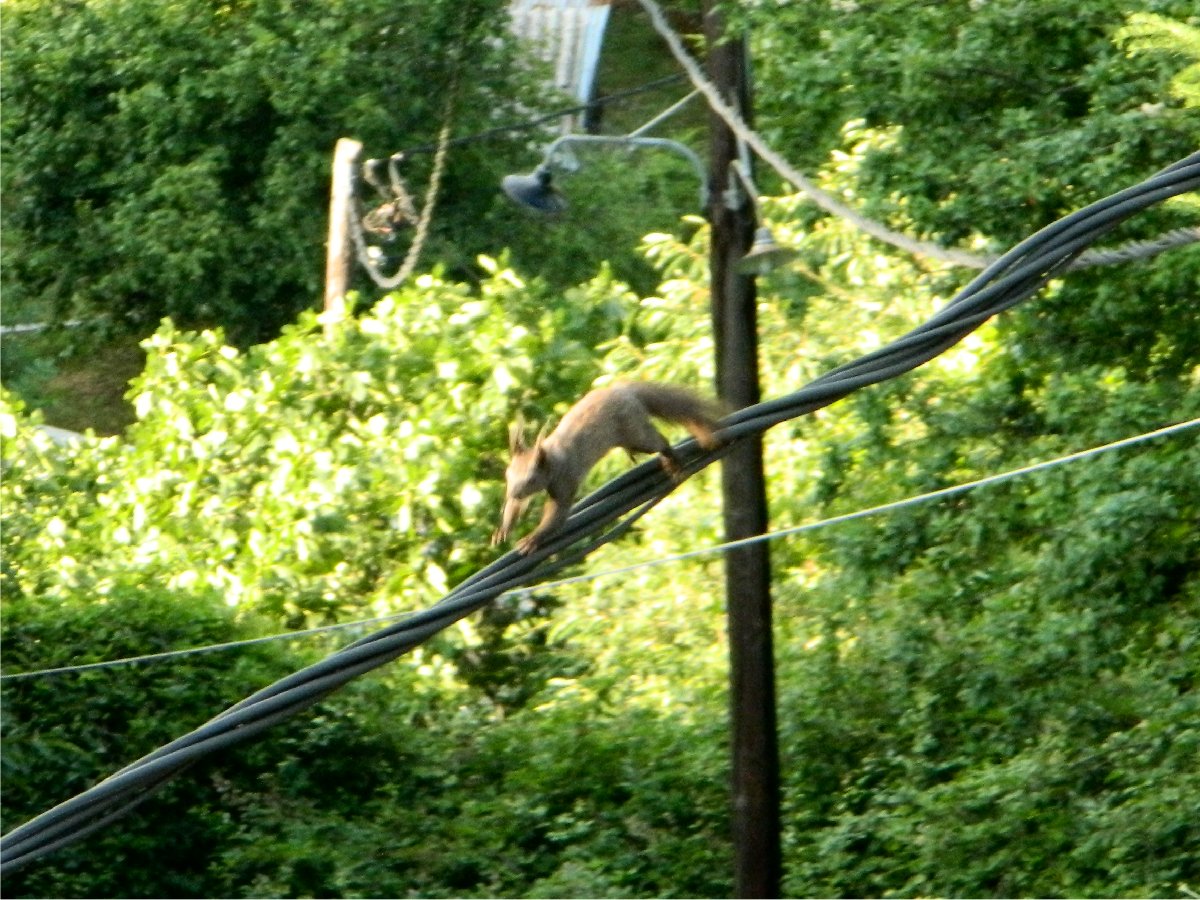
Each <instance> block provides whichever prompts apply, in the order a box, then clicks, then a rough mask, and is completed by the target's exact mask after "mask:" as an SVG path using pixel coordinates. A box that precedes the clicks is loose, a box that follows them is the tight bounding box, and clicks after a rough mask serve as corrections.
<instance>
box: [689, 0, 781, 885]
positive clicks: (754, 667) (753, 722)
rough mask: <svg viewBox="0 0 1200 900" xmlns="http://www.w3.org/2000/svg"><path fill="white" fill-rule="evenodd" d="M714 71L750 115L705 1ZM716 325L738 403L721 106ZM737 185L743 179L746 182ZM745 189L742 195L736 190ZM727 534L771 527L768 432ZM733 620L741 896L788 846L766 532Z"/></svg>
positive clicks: (750, 359)
mask: <svg viewBox="0 0 1200 900" xmlns="http://www.w3.org/2000/svg"><path fill="white" fill-rule="evenodd" d="M704 27H705V36H706V38H707V40H708V47H709V52H708V73H709V77H710V78H711V79H712V81H713V83H714V84H715V85H716V86H717V87H718V89H720V90H721V92H722V94H723V95H724V97H725V98H726V99H727V100H728V101H730V102H731V103H732V105H733V106H734V107H735V108H737V109H739V110H740V111H741V114H742V116H743V117H745V118H746V119H747V121H749V120H750V113H751V101H750V90H749V84H748V78H747V51H746V45H745V41H743V40H724V34H723V31H724V23H723V22H722V20H721V18H720V16H719V15H718V14H717V13H716V12H715V11H714V9H713V4H712V3H706V15H705V21H704ZM709 129H710V166H711V168H710V175H709V179H710V181H709V183H710V186H711V195H712V200H711V209H710V220H711V223H712V248H711V251H710V259H709V264H710V270H711V282H712V318H713V335H714V343H715V345H716V370H717V392H718V394H719V395H720V397H721V398H722V399H723V400H724V401H725V402H727V403H729V404H730V405H731V406H733V407H736V408H741V407H744V406H749V405H751V404H753V403H757V402H758V401H759V399H760V389H759V382H758V317H757V309H756V301H757V297H756V293H755V284H754V278H753V276H746V275H740V274H738V272H737V271H736V266H737V263H738V262H739V261H740V260H741V258H742V257H743V256H744V255H745V253H746V251H747V250H748V249H749V248H750V245H751V242H752V240H753V236H754V228H755V222H754V212H753V207H752V205H751V202H750V201H749V200H748V199H746V198H744V197H743V198H742V201H741V202H740V203H739V204H738V205H737V208H735V209H730V208H728V206H727V205H726V203H725V189H726V187H727V185H728V184H729V168H730V165H731V163H733V161H734V160H735V159H737V157H738V146H737V140H736V137H735V136H734V134H733V132H732V131H730V130H729V128H728V126H727V125H726V124H725V123H724V121H723V120H722V119H721V118H720V117H719V116H717V115H716V114H715V113H711V114H710V117H709ZM739 190H740V184H739ZM738 196H741V194H740V193H739V195H738ZM721 489H722V499H723V503H724V519H725V539H726V540H728V541H734V540H739V539H742V538H747V537H752V536H754V535H759V534H763V533H764V532H766V530H767V493H766V482H765V478H764V474H763V451H762V440H761V439H759V438H755V439H753V440H746V441H744V442H742V443H741V444H740V445H738V446H737V447H735V448H734V449H733V450H732V451H731V452H730V453H729V454H728V455H726V456H725V458H724V460H723V461H722V466H721ZM725 598H726V600H725V602H726V604H727V607H728V610H727V615H728V620H729V656H730V716H731V731H732V748H731V751H732V756H733V785H732V793H733V843H734V892H735V896H738V897H779V896H781V894H780V891H781V882H782V870H783V863H782V851H781V847H780V822H779V800H780V788H779V749H778V742H777V736H776V719H775V661H774V650H773V647H774V644H773V641H772V635H771V569H770V558H769V554H768V549H767V544H766V543H765V542H760V543H755V544H751V545H749V546H745V547H739V548H737V549H735V550H732V551H729V552H727V553H726V555H725Z"/></svg>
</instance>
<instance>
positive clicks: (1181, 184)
mask: <svg viewBox="0 0 1200 900" xmlns="http://www.w3.org/2000/svg"><path fill="white" fill-rule="evenodd" d="M1197 189H1200V153H1196V154H1192V155H1191V156H1189V157H1187V158H1186V159H1184V160H1180V161H1179V162H1178V163H1175V164H1174V165H1172V166H1171V167H1169V168H1168V169H1166V170H1164V171H1163V172H1160V173H1158V174H1157V175H1155V176H1153V177H1151V178H1149V179H1147V180H1146V181H1145V182H1142V183H1141V184H1139V185H1135V186H1133V187H1131V188H1127V189H1126V190H1123V191H1120V192H1118V193H1116V194H1113V195H1112V196H1111V197H1106V198H1104V199H1103V200H1100V201H1097V202H1096V203H1093V204H1091V205H1090V206H1088V207H1085V208H1084V209H1082V210H1079V211H1077V212H1075V213H1072V214H1071V215H1069V216H1066V217H1064V218H1063V219H1061V220H1059V221H1058V222H1055V223H1053V224H1052V225H1050V226H1047V228H1044V229H1042V230H1041V231H1039V232H1038V233H1037V234H1035V235H1033V236H1032V237H1030V238H1028V239H1026V240H1025V241H1022V242H1021V243H1020V244H1018V245H1017V246H1016V247H1014V248H1013V249H1012V250H1010V251H1009V252H1008V253H1006V254H1005V255H1004V256H1002V257H1001V258H1000V259H998V260H996V261H995V262H994V263H992V264H991V265H990V266H988V267H987V268H986V269H985V270H984V271H983V272H981V273H980V274H979V276H977V277H976V278H975V279H973V280H972V281H971V283H970V284H969V285H967V287H966V288H964V289H963V290H962V291H960V292H959V294H958V295H956V296H955V298H954V299H952V300H951V301H950V302H949V303H948V304H947V305H946V306H945V307H943V309H942V310H941V311H940V312H938V313H937V314H935V315H934V316H933V317H932V318H931V319H930V320H928V321H927V322H925V323H923V324H922V325H920V326H918V327H917V328H915V329H913V330H912V331H910V332H909V333H908V334H906V335H904V336H902V337H901V338H899V339H897V340H896V341H893V342H892V343H890V344H888V345H887V346H885V347H882V348H880V349H879V350H876V351H874V352H873V353H869V354H867V355H865V356H863V357H860V358H858V359H856V360H853V361H851V362H849V363H847V364H845V365H842V366H838V367H837V368H835V369H833V370H831V371H830V372H828V373H826V374H825V375H823V376H821V377H820V378H817V379H816V380H815V381H813V382H811V383H810V384H809V385H807V386H805V387H803V388H800V389H799V390H797V391H795V392H794V393H792V394H789V395H787V396H784V397H780V398H777V399H775V400H769V401H766V402H763V403H760V404H756V405H755V406H752V407H748V408H746V409H743V410H739V411H737V412H735V413H733V414H731V415H730V416H727V417H726V418H725V419H724V420H723V421H722V432H721V435H722V436H723V437H724V438H726V439H727V440H728V441H729V443H726V444H725V445H724V446H722V447H719V448H717V449H714V450H701V449H700V448H699V446H698V445H697V444H696V442H695V441H694V440H690V439H689V440H687V441H683V442H681V443H680V444H678V445H677V446H676V447H675V451H676V453H677V454H678V455H679V457H680V459H681V461H682V464H683V465H684V466H685V467H686V471H688V472H694V471H698V470H699V469H702V468H704V467H705V466H707V465H710V464H711V463H712V462H714V461H716V460H717V459H720V458H721V457H722V456H723V455H724V454H725V453H727V452H728V451H729V448H730V446H731V445H732V442H736V441H739V440H742V439H745V438H747V437H749V436H751V435H758V434H761V433H762V432H763V431H765V430H767V429H768V428H771V427H772V426H774V425H777V424H779V423H781V422H784V421H787V420H789V419H794V418H796V417H798V416H800V415H804V414H806V413H809V412H812V411H814V410H816V409H820V408H822V407H824V406H828V405H829V404H830V403H833V402H835V401H836V400H839V399H841V398H842V397H845V396H846V395H847V394H850V393H852V392H853V391H856V390H858V389H860V388H862V387H865V386H868V385H871V384H875V383H878V382H881V381H884V380H887V379H889V378H893V377H896V376H897V375H901V374H904V373H905V372H908V371H911V370H912V369H914V368H916V367H917V366H919V365H921V364H922V363H924V362H926V361H928V360H929V359H932V358H933V357H935V356H937V355H938V354H939V353H941V352H944V350H945V349H947V348H949V347H951V346H953V345H954V344H955V343H957V342H958V341H960V340H961V339H962V338H963V337H965V336H966V335H967V334H969V333H970V332H971V331H973V330H974V329H976V328H978V327H979V326H980V325H981V324H983V323H984V322H986V321H987V320H988V319H990V318H991V317H992V316H994V315H996V314H997V313H998V312H1002V311H1003V310H1006V309H1008V308H1010V307H1012V306H1014V305H1015V304H1017V303H1019V302H1021V301H1022V300H1024V299H1025V298H1027V297H1028V296H1030V295H1031V294H1032V293H1034V292H1035V291H1036V290H1037V289H1038V288H1040V287H1041V286H1042V285H1043V284H1045V283H1046V282H1047V281H1048V280H1049V279H1050V278H1052V277H1054V275H1055V274H1056V273H1058V272H1060V271H1061V270H1062V269H1063V268H1064V267H1065V266H1067V265H1068V264H1069V263H1070V262H1071V260H1073V259H1074V258H1075V257H1076V256H1077V255H1078V254H1079V253H1080V252H1081V250H1082V249H1083V248H1084V247H1086V246H1088V245H1089V244H1090V243H1092V242H1094V241H1095V240H1096V239H1097V238H1098V237H1100V236H1101V235H1102V234H1104V233H1105V232H1107V231H1109V230H1110V229H1111V228H1113V227H1114V226H1115V225H1117V224H1118V223H1119V222H1121V221H1123V220H1125V219H1127V218H1128V217H1130V216H1132V215H1134V214H1135V213H1137V212H1140V211H1141V210H1143V209H1145V208H1147V207H1149V206H1152V205H1154V204H1156V203H1159V202H1161V201H1162V200H1163V199H1165V198H1167V197H1170V196H1175V195H1177V194H1182V193H1185V192H1187V191H1193V190H1197ZM674 487H675V483H674V482H673V481H672V479H671V478H670V477H669V476H668V475H667V474H666V473H665V472H664V471H663V469H662V466H661V465H660V464H659V463H658V462H657V460H647V461H646V462H643V463H642V464H640V465H638V466H636V467H634V468H632V469H630V470H629V471H628V472H625V473H624V474H622V475H621V476H619V477H617V478H615V479H613V480H612V481H610V482H609V483H608V484H606V485H604V486H603V487H601V488H600V489H599V490H597V491H595V492H594V493H593V494H591V495H589V496H588V497H586V498H584V499H583V500H582V501H580V503H578V504H577V505H576V506H575V508H574V509H573V511H572V515H571V517H570V518H569V519H568V520H567V523H566V525H565V526H564V528H563V529H562V531H561V532H559V533H558V534H556V535H555V536H554V537H553V538H552V539H551V540H549V541H548V542H547V543H546V545H545V546H543V547H540V548H538V550H536V551H535V552H534V553H532V554H530V555H529V556H521V555H520V554H517V553H515V552H509V553H507V554H505V555H504V556H502V557H500V558H499V559H497V560H495V561H494V562H492V563H491V564H489V565H488V566H485V567H484V568H483V569H481V570H480V571H479V572H477V573H476V574H475V575H473V576H471V577H470V578H468V579H467V580H465V581H464V582H462V583H461V584H459V585H458V586H457V587H456V588H455V589H454V590H452V591H451V592H450V593H448V594H447V595H446V596H445V597H444V598H443V599H442V600H441V601H439V602H438V603H437V604H435V605H434V606H432V607H430V608H429V609H427V610H424V611H422V612H419V613H415V614H414V615H412V616H410V617H408V618H406V619H404V620H402V621H400V622H397V623H395V624H393V625H390V626H387V627H385V628H383V629H381V630H380V631H378V632H376V633H374V634H372V635H368V636H366V637H363V638H361V639H359V640H357V641H354V642H353V643H351V644H349V645H347V646H346V647H345V648H343V649H341V650H339V651H337V652H336V653H333V654H331V655H330V656H328V657H326V658H325V659H323V660H321V661H319V662H317V663H315V664H313V665H311V666H309V667H307V668H305V669H302V670H300V671H299V672H296V673H293V674H292V675H289V676H287V677H286V678H283V679H280V680H279V681H277V682H275V683H274V684H272V685H269V686H267V687H266V688H263V689H262V690H260V691H258V692H257V693H255V694H254V695H252V696H251V697H248V698H246V699H245V700H243V701H241V702H240V703H237V704H234V705H233V706H231V707H230V708H229V709H228V710H226V711H225V712H222V713H221V714H219V715H217V716H216V717H215V718H213V719H211V720H210V721H209V722H207V723H205V724H204V725H201V726H200V727H199V728H197V729H195V730H194V731H192V732H191V733H189V734H187V735H184V736H183V737H180V738H177V739H176V740H174V741H172V742H171V743H169V744H167V745H165V746H163V747H161V748H159V749H158V750H155V751H154V752H152V753H150V754H147V755H146V756H144V757H142V758H141V759H139V760H138V761H136V762H134V763H132V764H131V765H129V766H126V767H125V768H124V769H121V770H120V771H119V772H117V773H115V774H114V775H112V776H111V777H110V778H108V779H106V780H105V781H102V782H100V783H99V784H97V785H95V786H93V787H92V788H90V789H88V790H87V791H84V792H83V793H81V794H79V795H78V796H76V797H73V798H71V799H69V800H66V801H64V802H63V803H60V804H59V805H58V806H56V807H54V808H53V809H50V810H48V811H46V812H44V813H42V814H41V815H39V816H36V817H35V818H33V819H31V820H30V821H28V822H26V823H24V824H23V825H20V826H18V827H16V828H14V829H12V830H11V831H10V832H9V833H8V834H6V835H4V836H3V838H0V854H2V862H0V874H9V873H10V872H12V871H14V870H15V869H17V868H19V867H21V866H24V865H26V864H28V863H29V862H32V861H34V860H36V859H38V858H39V857H42V856H44V855H46V854H48V853H51V852H52V851H54V850H57V849H59V848H61V847H64V846H67V845H69V844H71V843H73V842H74V841H77V840H79V839H80V838H82V837H84V836H86V835H87V834H90V833H93V832H94V831H96V830H98V829H100V828H102V827H105V826H107V825H108V824H110V823H111V822H112V821H114V820H115V819H116V818H118V817H119V816H121V815H123V814H125V813H126V812H128V811H129V810H130V809H132V808H133V807H134V806H135V805H137V804H138V803H140V802H141V801H143V800H144V799H145V798H146V797H148V796H149V795H150V794H151V793H152V792H153V791H155V790H157V789H158V788H159V787H161V786H162V785H163V784H165V783H166V782H167V781H169V780H170V779H171V778H172V777H174V776H175V775H177V774H179V772H181V771H182V770H183V769H184V768H186V767H187V766H189V765H191V764H192V763H194V762H196V761H198V760H200V759H202V758H204V757H206V756H208V755H209V754H211V753H213V752H215V751H217V750H221V749H224V748H227V747H231V746H234V745H235V744H238V743H241V742H243V741H246V740H248V739H250V738H252V737H254V736H256V735H258V734H260V733H261V732H263V731H265V730H267V729H268V728H270V727H272V726H274V725H276V724H278V723H279V722H281V721H283V720H285V719H286V718H288V717H290V716H292V715H294V714H296V713H297V712H300V711H301V710H303V709H306V708H308V707H309V706H311V705H313V704H314V703H316V702H318V701H319V700H320V699H321V698H323V697H325V696H327V695H328V694H330V693H332V692H333V691H335V690H337V689H339V688H340V687H342V686H343V685H344V684H346V683H347V682H348V681H350V680H352V679H354V678H356V677H358V676H359V675H361V674H364V673H366V672H369V671H371V670H372V669H375V668H378V667H379V666H381V665H383V664H385V663H387V662H389V661H391V660H393V659H395V658H396V657H398V656H399V655H401V654H402V653H405V652H407V651H408V650H410V649H412V648H413V647H415V646H417V645H418V644H420V643H421V642H422V641H424V640H426V639H427V638H428V637H430V636H431V635H433V634H435V633H437V632H438V631H440V630H441V629H443V628H445V627H446V626H448V625H450V624H452V623H453V622H455V621H457V620H458V619H461V618H463V617H464V616H466V615H468V614H470V613H471V612H473V611H475V610H476V609H479V608H480V607H482V606H484V605H485V604H487V603H489V602H491V601H492V600H493V599H495V598H496V597H497V596H498V595H500V594H501V593H503V592H504V591H506V590H509V589H512V588H516V587H523V586H526V585H529V584H532V583H536V582H537V581H541V580H545V579H546V578H547V577H549V576H550V575H551V574H553V573H555V572H557V571H560V570H561V569H562V568H564V567H565V566H566V565H570V564H573V563H574V562H576V561H578V560H579V559H581V558H582V557H583V556H585V555H586V554H587V553H589V552H591V550H594V549H595V548H597V547H599V546H601V545H603V544H605V543H608V542H609V541H611V540H614V539H615V538H616V537H618V536H620V535H621V534H622V533H624V532H625V531H626V530H628V527H629V526H630V525H631V524H632V522H633V521H634V520H636V519H637V518H639V517H640V516H642V515H644V514H645V513H646V512H647V511H648V510H649V509H650V508H652V507H653V506H654V505H655V504H656V503H658V502H659V501H660V500H661V499H662V498H664V497H665V496H666V495H667V494H669V493H670V492H671V491H672V490H673V489H674ZM585 540H586V541H588V542H589V543H588V544H587V546H586V547H584V548H582V550H576V551H573V552H572V551H570V550H569V548H571V547H572V545H575V544H578V543H579V542H580V541H585ZM564 551H567V552H566V553H564Z"/></svg>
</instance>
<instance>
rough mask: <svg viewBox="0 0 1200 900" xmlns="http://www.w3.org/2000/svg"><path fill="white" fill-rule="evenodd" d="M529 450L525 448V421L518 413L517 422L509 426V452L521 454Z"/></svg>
mask: <svg viewBox="0 0 1200 900" xmlns="http://www.w3.org/2000/svg"><path fill="white" fill-rule="evenodd" d="M526 449H528V448H527V447H526V446H525V420H524V419H522V418H521V414H520V413H517V418H516V421H515V422H513V423H512V424H511V425H509V426H508V450H509V452H510V453H513V454H516V453H520V452H521V451H522V450H526Z"/></svg>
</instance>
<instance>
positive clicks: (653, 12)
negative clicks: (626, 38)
mask: <svg viewBox="0 0 1200 900" xmlns="http://www.w3.org/2000/svg"><path fill="white" fill-rule="evenodd" d="M638 3H640V4H641V6H642V9H644V10H645V11H646V14H647V15H648V16H649V17H650V21H651V23H652V24H653V26H654V30H655V31H657V32H658V33H659V36H660V37H662V39H663V40H664V41H666V43H667V46H668V48H670V50H671V54H672V55H673V56H674V57H675V60H676V62H678V63H679V65H681V66H682V67H683V69H684V71H685V72H686V73H687V76H688V78H689V79H690V80H691V82H692V85H693V87H695V88H696V90H698V91H699V92H700V93H702V94H703V95H704V98H705V99H706V100H707V101H708V104H709V107H710V108H711V109H712V110H713V112H715V113H716V114H717V115H718V116H720V117H721V119H722V120H723V121H724V122H725V124H726V125H727V126H729V130H730V131H732V132H733V133H734V134H735V135H737V137H738V138H739V139H740V140H741V141H742V142H743V143H744V144H745V145H746V146H748V147H749V148H750V149H752V150H753V151H754V152H755V153H757V154H758V156H759V157H760V158H761V159H762V160H763V161H764V162H765V163H767V164H768V165H769V166H771V168H773V169H774V170H775V171H776V172H778V173H779V176H780V177H781V178H783V179H784V180H785V181H788V182H791V184H792V185H794V186H795V187H796V188H797V189H798V190H800V191H801V192H802V193H804V194H807V195H808V197H809V198H810V199H811V200H812V201H813V202H814V203H815V204H816V205H817V206H819V207H821V209H823V210H825V211H826V212H827V213H830V214H832V215H835V216H837V217H839V218H841V219H845V220H846V221H847V222H849V223H850V224H851V225H853V226H854V227H856V228H858V229H859V230H860V231H863V232H865V233H866V234H869V235H871V236H872V237H874V238H878V239H879V240H881V241H883V242H884V243H885V244H891V245H892V246H893V247H898V248H899V249H901V250H905V251H907V252H908V253H911V254H913V255H914V256H925V257H929V258H931V259H936V260H940V261H941V262H946V263H951V264H953V265H957V266H964V267H966V268H971V269H984V268H987V266H989V265H991V263H992V262H994V261H995V259H996V257H993V256H978V255H976V254H974V253H968V252H967V251H965V250H956V249H953V248H947V247H943V246H941V245H940V244H934V243H931V242H929V241H920V240H917V239H916V238H911V237H909V236H908V235H906V234H901V233H900V232H898V231H893V230H892V229H890V228H888V227H887V226H886V225H883V224H881V223H879V222H876V221H874V220H873V219H868V218H867V217H866V216H864V215H863V214H862V213H860V212H858V211H857V210H855V209H852V208H851V207H849V206H847V205H846V204H844V203H842V202H841V201H840V200H838V199H837V198H836V197H834V196H833V195H831V194H829V193H827V192H826V191H823V190H822V189H821V188H819V187H817V186H816V185H815V184H813V183H812V182H811V181H810V180H809V179H808V178H807V177H805V175H804V174H803V173H801V172H800V171H799V170H798V169H797V168H796V167H795V166H793V165H792V164H791V163H789V162H788V161H787V160H786V159H784V158H783V157H782V156H781V155H780V154H779V153H777V152H776V151H775V150H774V149H772V147H771V146H770V145H769V144H768V143H767V142H766V141H765V140H763V138H762V137H761V136H760V135H759V134H758V133H757V132H756V131H754V130H753V129H752V128H751V127H750V126H749V125H747V124H746V121H745V120H744V119H743V118H742V116H741V114H740V113H739V112H738V111H737V110H736V109H734V108H733V107H732V106H731V105H730V104H729V103H727V102H726V100H725V98H724V97H722V96H721V92H720V90H718V89H717V87H716V85H714V84H713V83H712V82H711V81H709V80H708V78H707V77H706V76H705V74H704V70H703V69H702V68H701V67H700V65H699V64H698V63H697V62H696V60H695V59H694V58H693V57H692V55H691V54H690V53H688V52H687V49H686V48H685V47H684V46H683V41H681V40H680V39H679V35H677V34H676V33H675V31H674V29H672V28H671V26H670V24H669V23H668V22H667V19H666V16H664V15H663V13H662V10H661V9H660V8H659V6H658V4H657V3H655V2H654V0H638ZM1197 240H1200V229H1198V228H1182V229H1177V230H1176V231H1175V232H1171V233H1170V237H1169V239H1167V240H1166V241H1161V240H1160V241H1144V242H1134V243H1132V244H1130V245H1127V246H1126V245H1122V247H1119V248H1116V249H1115V250H1088V251H1085V252H1084V253H1082V254H1080V256H1079V258H1078V259H1076V260H1075V261H1074V262H1073V263H1072V264H1071V266H1070V268H1073V269H1080V268H1084V267H1087V266H1094V265H1110V264H1112V263H1114V262H1118V261H1125V260H1126V259H1130V258H1140V257H1142V256H1152V255H1154V254H1155V253H1161V252H1163V251H1164V250H1168V249H1171V248H1172V247H1178V246H1182V245H1183V244H1189V243H1193V242H1195V241H1197ZM1130 254H1133V255H1130Z"/></svg>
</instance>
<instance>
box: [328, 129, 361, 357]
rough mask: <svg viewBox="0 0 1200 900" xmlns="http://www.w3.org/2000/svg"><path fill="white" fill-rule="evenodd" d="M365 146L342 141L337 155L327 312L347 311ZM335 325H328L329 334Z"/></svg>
mask: <svg viewBox="0 0 1200 900" xmlns="http://www.w3.org/2000/svg"><path fill="white" fill-rule="evenodd" d="M361 153H362V143H360V142H359V141H355V140H352V139H350V138H340V139H339V140H338V142H337V146H336V147H335V148H334V151H333V172H332V181H331V185H330V189H329V245H328V248H327V250H326V255H325V312H327V313H335V312H336V313H341V312H342V311H343V310H344V309H345V304H346V289H347V287H348V286H349V284H350V273H351V272H353V271H354V244H353V241H351V240H350V234H349V227H350V214H351V210H352V209H353V206H352V204H351V199H352V198H353V196H354V167H355V166H357V165H358V157H359V154H361ZM331 325H332V323H329V322H326V324H325V332H326V334H328V333H329V330H330V328H331Z"/></svg>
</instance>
